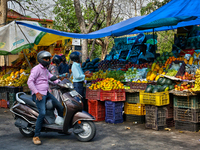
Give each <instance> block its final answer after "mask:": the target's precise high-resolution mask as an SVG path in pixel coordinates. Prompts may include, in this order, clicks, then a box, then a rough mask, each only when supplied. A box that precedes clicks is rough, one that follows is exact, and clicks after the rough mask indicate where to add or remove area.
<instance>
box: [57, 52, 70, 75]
mask: <svg viewBox="0 0 200 150" xmlns="http://www.w3.org/2000/svg"><path fill="white" fill-rule="evenodd" d="M61 57H62V62H61V64H60V65H59V66H58V72H59V74H64V73H69V66H68V64H67V62H66V58H65V55H62V56H61Z"/></svg>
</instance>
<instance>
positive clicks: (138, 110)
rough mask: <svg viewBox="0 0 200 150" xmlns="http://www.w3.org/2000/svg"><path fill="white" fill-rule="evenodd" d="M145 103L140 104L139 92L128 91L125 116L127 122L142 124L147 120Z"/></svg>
mask: <svg viewBox="0 0 200 150" xmlns="http://www.w3.org/2000/svg"><path fill="white" fill-rule="evenodd" d="M145 114H146V111H145V105H144V104H140V98H139V92H135V93H128V92H127V93H126V102H125V106H124V118H125V121H127V122H133V123H135V124H142V123H144V122H145Z"/></svg>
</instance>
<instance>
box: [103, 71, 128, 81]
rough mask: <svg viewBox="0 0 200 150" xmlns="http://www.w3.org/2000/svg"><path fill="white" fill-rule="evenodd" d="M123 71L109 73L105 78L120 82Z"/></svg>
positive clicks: (122, 78)
mask: <svg viewBox="0 0 200 150" xmlns="http://www.w3.org/2000/svg"><path fill="white" fill-rule="evenodd" d="M124 73H125V71H122V70H117V71H109V72H108V74H107V76H106V77H107V78H114V79H115V80H118V81H122V80H124Z"/></svg>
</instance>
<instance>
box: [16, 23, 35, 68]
mask: <svg viewBox="0 0 200 150" xmlns="http://www.w3.org/2000/svg"><path fill="white" fill-rule="evenodd" d="M17 26H18V27H19V29H20V31H21V32H22V34H23V35H24V37H25V38H26V40H27V41H28V42H29V40H28V39H27V37H26V36H25V34H24V32H23V31H22V29H21V28H20V26H19V25H18V24H17ZM29 44H30V42H29ZM30 45H31V44H30ZM22 51H23V54H24V57H25V59H26V61H27V62H28V65H29V67H30V68H31V69H32V66H31V64H30V62H29V60H28V58H27V57H26V54H25V52H24V50H23V49H22Z"/></svg>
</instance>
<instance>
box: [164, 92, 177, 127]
mask: <svg viewBox="0 0 200 150" xmlns="http://www.w3.org/2000/svg"><path fill="white" fill-rule="evenodd" d="M169 100H170V103H169V105H167V106H166V124H167V127H173V126H174V125H175V122H174V106H173V94H169Z"/></svg>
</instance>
